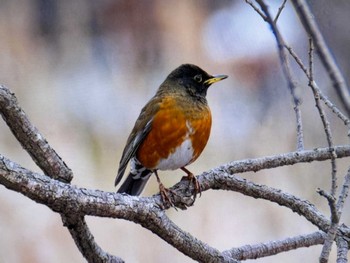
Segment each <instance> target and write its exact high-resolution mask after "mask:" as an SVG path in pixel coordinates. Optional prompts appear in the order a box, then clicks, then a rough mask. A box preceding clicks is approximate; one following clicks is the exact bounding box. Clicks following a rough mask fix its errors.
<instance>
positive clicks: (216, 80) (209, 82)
mask: <svg viewBox="0 0 350 263" xmlns="http://www.w3.org/2000/svg"><path fill="white" fill-rule="evenodd" d="M227 77H228V76H227V75H215V76H212V77H211V78H210V79H207V80H206V81H204V84H206V85H211V84H213V83H215V82H218V81H220V80H223V79H226V78H227Z"/></svg>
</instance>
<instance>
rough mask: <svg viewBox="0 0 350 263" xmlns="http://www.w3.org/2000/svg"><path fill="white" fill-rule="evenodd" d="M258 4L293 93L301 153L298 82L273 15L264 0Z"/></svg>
mask: <svg viewBox="0 0 350 263" xmlns="http://www.w3.org/2000/svg"><path fill="white" fill-rule="evenodd" d="M256 2H257V3H258V4H259V5H260V7H261V10H262V11H263V13H264V14H265V16H266V21H267V23H269V25H270V26H271V29H272V32H273V34H274V36H275V38H276V42H277V47H278V54H279V57H280V61H281V66H282V70H283V73H284V76H285V78H286V80H287V83H288V87H289V90H290V93H291V96H292V99H293V103H294V111H295V117H296V122H297V150H299V151H301V150H303V149H304V136H303V125H302V119H301V110H300V104H301V102H300V99H299V97H298V96H297V94H296V92H295V90H296V84H295V83H296V82H295V80H294V78H293V75H292V72H291V70H290V66H289V60H288V56H287V54H286V51H285V49H284V46H285V43H284V40H283V38H282V36H281V34H280V31H279V30H278V28H277V26H276V24H275V23H274V21H273V19H272V17H271V14H270V12H269V10H268V7H267V5H266V4H265V2H264V1H263V0H256Z"/></svg>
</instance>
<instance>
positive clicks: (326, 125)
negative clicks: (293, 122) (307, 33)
mask: <svg viewBox="0 0 350 263" xmlns="http://www.w3.org/2000/svg"><path fill="white" fill-rule="evenodd" d="M309 44H310V49H309V83H308V85H309V87H310V88H311V90H312V92H313V94H314V98H315V103H316V108H317V110H318V113H319V115H320V118H321V121H322V124H323V128H324V131H325V134H326V138H327V143H328V147H329V148H330V149H333V138H332V132H331V128H330V125H329V121H328V119H327V116H326V114H325V111H324V110H323V107H322V105H321V103H320V94H319V93H318V92H319V90H318V89H315V86H314V85H313V82H314V76H313V75H314V74H313V42H312V39H309ZM335 159H336V155H335V152H334V151H333V150H332V158H331V166H332V171H331V178H332V182H331V191H330V193H331V195H332V196H335V194H336V190H337V164H336V161H335Z"/></svg>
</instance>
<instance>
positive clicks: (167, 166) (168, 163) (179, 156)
mask: <svg viewBox="0 0 350 263" xmlns="http://www.w3.org/2000/svg"><path fill="white" fill-rule="evenodd" d="M192 156H193V148H192V142H191V140H190V138H187V139H186V140H185V141H184V142H183V143H182V144H181V145H180V146H179V147H177V148H176V150H175V152H173V153H172V154H170V155H169V156H168V158H167V159H161V160H160V161H159V163H158V165H157V169H159V170H175V169H179V168H181V167H184V166H186V165H187V164H189V162H190V161H191V159H192Z"/></svg>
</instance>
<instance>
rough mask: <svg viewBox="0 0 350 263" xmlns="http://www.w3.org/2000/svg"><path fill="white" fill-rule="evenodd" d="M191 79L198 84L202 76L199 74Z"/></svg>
mask: <svg viewBox="0 0 350 263" xmlns="http://www.w3.org/2000/svg"><path fill="white" fill-rule="evenodd" d="M193 79H194V80H195V81H197V82H198V83H200V82H202V75H201V74H199V75H196V76H194V78H193Z"/></svg>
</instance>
